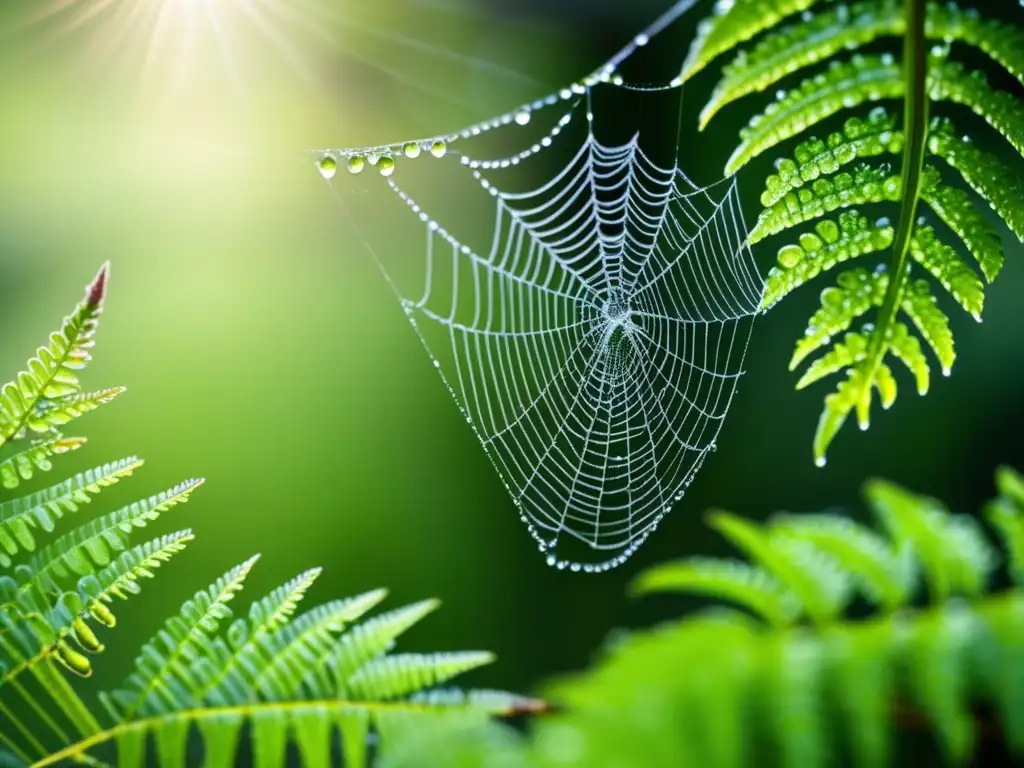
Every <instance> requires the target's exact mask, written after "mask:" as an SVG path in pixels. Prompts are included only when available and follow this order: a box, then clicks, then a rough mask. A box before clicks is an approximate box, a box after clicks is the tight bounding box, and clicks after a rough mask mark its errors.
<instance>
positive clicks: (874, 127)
mask: <svg viewBox="0 0 1024 768" xmlns="http://www.w3.org/2000/svg"><path fill="white" fill-rule="evenodd" d="M895 126H896V118H895V117H893V116H892V115H891V114H889V112H887V111H886V110H885V109H884V108H882V107H876V108H875V109H873V110H871V112H870V113H869V114H868V116H867V119H865V120H861V119H860V118H859V117H851V118H849V119H848V120H847V121H846V122H845V123H844V124H843V129H842V131H836V132H835V133H831V134H829V136H828V138H827V139H826V140H825V141H822V140H821V139H819V138H810V139H808V140H807V141H804V142H802V143H800V144H799V145H797V148H796V150H795V151H794V153H793V156H794V158H795V159H790V158H788V157H787V158H781V159H779V160H778V161H776V163H775V171H776V172H775V173H773V174H772V175H770V176H769V177H768V178H767V179H765V191H764V192H763V193H762V194H761V205H762V206H763V207H765V208H768V207H770V206H773V205H775V204H776V203H778V202H779V201H780V200H782V199H783V198H784V197H785V196H786V195H788V194H789V193H790V192H795V191H796V190H798V189H799V188H801V187H803V186H805V185H807V184H811V183H813V182H815V181H817V180H818V179H819V178H821V177H822V176H831V175H832V174H834V173H836V172H837V171H839V170H840V169H841V168H843V167H844V166H848V165H850V164H851V163H853V162H854V161H856V160H861V161H863V160H866V159H868V158H871V157H877V156H879V155H883V154H886V153H889V154H898V153H899V152H902V151H903V140H904V136H903V132H902V131H898V130H896V128H895Z"/></svg>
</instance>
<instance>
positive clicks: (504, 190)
mask: <svg viewBox="0 0 1024 768" xmlns="http://www.w3.org/2000/svg"><path fill="white" fill-rule="evenodd" d="M690 5H692V0H685V1H684V2H681V3H678V4H677V5H676V6H674V7H673V8H672V9H671V10H670V11H669V12H668V13H666V14H665V15H664V16H662V17H661V18H660V19H659V20H658V21H657V22H656V23H655V24H654V25H652V26H651V27H650V28H649V29H647V30H645V31H644V32H643V33H642V34H641V35H639V36H637V37H636V38H635V39H634V40H633V41H632V42H631V43H630V44H629V45H628V46H626V48H624V49H623V50H622V51H621V52H620V53H619V54H618V55H617V56H615V57H614V58H612V59H611V60H610V61H609V62H607V63H606V64H605V65H603V66H602V67H601V68H599V69H598V70H597V71H596V72H595V73H594V74H592V75H591V76H589V77H587V78H584V79H583V80H581V81H580V82H577V83H574V84H572V85H570V86H568V87H566V88H564V89H560V90H559V91H558V92H556V93H553V94H551V95H549V96H547V97H545V98H541V99H539V100H536V101H534V102H532V103H530V104H527V105H524V106H521V107H519V108H517V109H514V110H511V111H509V112H508V113H506V114H503V115H500V116H499V117H497V118H494V119H492V120H488V121H486V122H484V123H480V124H477V125H474V126H470V127H468V128H466V129H464V130H461V131H457V132H454V133H451V134H446V135H440V136H435V137H430V138H426V139H421V140H415V141H409V142H398V143H395V144H390V145H381V146H375V147H364V148H351V149H320V150H317V151H316V152H315V155H314V157H315V160H316V162H317V164H318V166H319V168H320V171H321V173H322V174H323V176H324V177H325V178H327V179H328V180H329V181H330V182H331V184H332V186H333V187H334V188H335V190H336V191H337V192H338V194H339V197H340V199H341V202H342V205H343V207H344V208H345V211H346V213H347V214H348V215H349V216H350V217H351V219H352V221H353V223H354V224H355V226H356V228H357V230H358V231H359V233H360V237H362V238H363V239H364V240H365V243H366V245H367V247H368V248H369V250H370V252H371V253H372V254H373V257H374V259H376V261H377V264H378V266H379V267H380V269H381V272H382V273H383V275H384V277H385V279H386V280H387V282H388V284H389V285H390V286H391V288H392V290H393V291H394V293H395V295H396V296H397V298H398V300H399V303H400V305H401V307H402V308H403V309H404V311H405V313H406V315H407V316H408V319H409V322H410V323H411V325H412V327H413V329H414V330H415V332H416V333H417V335H418V336H419V338H420V339H421V341H422V342H423V345H424V347H425V348H426V351H427V353H428V355H429V359H430V361H431V362H432V363H433V365H434V367H435V368H436V369H437V371H438V373H439V374H440V376H441V378H442V380H443V381H444V383H445V385H446V386H447V387H448V389H449V391H450V393H451V395H452V397H453V399H454V400H455V403H456V405H457V406H458V408H459V410H460V411H461V413H462V416H463V417H464V418H465V420H466V421H467V423H468V424H469V426H470V428H471V429H472V430H473V432H474V433H475V434H476V437H477V438H478V439H479V441H480V443H481V445H482V446H483V449H484V450H485V451H486V453H487V455H488V457H489V458H490V460H491V462H492V463H493V464H494V466H495V468H496V469H497V471H498V474H499V475H500V477H501V479H502V480H503V481H504V484H505V486H506V487H507V489H508V491H509V494H510V495H511V497H512V500H513V502H514V503H515V505H516V507H517V508H518V510H519V513H520V516H521V518H522V520H523V522H524V523H526V525H527V527H528V530H529V531H530V533H531V534H532V535H533V537H534V538H535V539H536V541H537V543H538V546H539V548H540V550H541V552H543V553H544V555H545V558H546V560H547V562H548V563H549V564H550V565H554V566H556V567H559V568H569V569H571V570H584V571H588V572H589V571H601V570H606V569H608V568H611V567H614V566H616V565H619V564H621V563H622V562H623V561H624V560H625V559H626V558H627V557H628V556H629V555H631V554H632V553H633V552H635V551H636V549H637V547H638V546H639V545H640V544H642V543H643V542H644V541H645V540H646V539H647V537H648V536H649V535H650V533H651V532H652V531H653V530H654V529H655V528H656V527H657V525H658V523H659V521H660V520H661V519H662V517H664V515H665V514H667V513H668V512H669V511H670V510H671V508H672V506H673V504H675V503H676V502H678V501H679V500H680V499H681V498H682V497H683V494H684V492H685V491H686V489H687V487H688V486H689V485H690V483H691V482H692V480H693V478H694V476H695V475H696V473H697V472H698V470H699V469H700V468H701V466H702V464H703V463H704V460H705V459H706V458H707V456H708V454H709V453H710V452H712V451H713V450H714V449H715V447H716V439H717V437H718V434H719V430H720V429H721V427H722V423H723V420H724V419H725V417H726V414H727V413H728V411H729V407H730V404H731V403H732V400H733V396H734V394H735V392H736V386H737V382H738V380H739V378H740V377H741V375H742V373H743V370H742V365H743V360H744V355H745V352H746V348H747V343H748V339H749V335H750V330H751V325H752V322H753V318H754V316H755V315H756V313H757V310H758V306H759V304H760V300H761V294H762V288H763V281H762V278H761V276H760V274H759V273H758V271H757V268H756V265H755V263H754V261H753V257H752V255H751V253H750V250H749V248H748V247H747V244H746V238H747V233H748V230H747V227H746V225H745V223H744V220H743V214H742V212H741V209H740V201H739V196H738V190H737V186H736V180H735V179H734V178H727V179H722V180H719V181H717V182H715V183H713V184H711V185H709V186H699V185H697V184H695V183H694V182H693V181H692V180H691V179H690V178H689V177H688V176H687V174H686V173H684V172H683V170H682V169H681V168H680V167H679V158H680V155H681V150H682V149H684V148H681V147H680V146H679V144H678V134H677V133H676V132H675V131H674V130H673V131H672V132H671V140H670V141H666V140H665V136H666V135H667V134H669V132H668V131H666V130H665V126H666V125H670V126H671V127H672V128H673V129H675V127H676V123H677V122H678V120H679V115H680V110H679V104H680V99H681V91H682V89H681V87H680V86H679V84H678V83H677V82H671V83H669V84H667V85H664V86H644V87H638V86H635V85H629V84H627V82H626V81H625V79H624V77H623V76H622V75H621V74H620V66H621V65H622V64H623V63H624V62H626V61H627V59H629V58H630V57H632V56H633V55H634V54H635V53H636V52H637V50H638V49H640V48H645V47H646V46H647V45H648V44H649V43H650V41H651V40H652V39H653V38H654V37H655V36H656V35H658V34H659V33H661V32H662V31H663V30H664V29H666V28H668V27H669V26H670V25H671V24H672V23H673V22H675V21H676V20H677V19H679V18H680V17H681V16H682V15H683V14H684V12H685V11H686V10H688V9H689V7H690ZM654 99H660V100H663V101H664V100H667V101H668V102H669V105H670V106H669V107H668V108H666V107H665V106H664V104H661V105H659V104H652V100H654ZM666 109H671V110H672V111H666ZM659 110H660V112H659ZM683 116H684V117H685V110H684V111H683ZM430 155H433V156H434V157H433V158H432V157H430ZM420 156H422V159H421V160H416V162H411V160H412V159H415V158H417V157H420ZM345 170H347V171H348V173H345ZM364 170H365V171H367V173H366V174H362V175H361V176H359V178H358V179H356V178H353V177H354V176H356V175H359V174H360V173H361V172H363V171H364ZM370 171H374V172H373V173H372V174H371V173H369V172H370ZM366 176H369V177H370V178H369V182H370V183H360V182H361V181H362V180H363V179H364V178H365V177H366ZM381 177H383V178H381ZM375 188H376V189H375Z"/></svg>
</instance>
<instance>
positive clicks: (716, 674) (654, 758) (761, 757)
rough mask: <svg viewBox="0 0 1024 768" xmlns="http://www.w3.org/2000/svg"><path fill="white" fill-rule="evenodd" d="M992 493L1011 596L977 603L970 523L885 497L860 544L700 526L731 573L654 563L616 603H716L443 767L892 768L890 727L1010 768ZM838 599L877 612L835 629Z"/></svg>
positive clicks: (614, 653)
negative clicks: (930, 735) (1002, 575)
mask: <svg viewBox="0 0 1024 768" xmlns="http://www.w3.org/2000/svg"><path fill="white" fill-rule="evenodd" d="M997 484H998V487H999V489H1000V496H999V498H998V499H997V500H996V501H994V502H992V503H991V504H990V505H989V507H988V509H987V510H986V518H987V519H988V521H989V522H990V523H992V525H993V527H994V528H995V529H996V530H997V531H998V532H999V534H1000V535H1001V538H1002V539H1003V541H1004V544H1005V551H1006V557H1005V559H1006V560H1007V562H1008V568H1007V570H1008V572H1009V574H1010V576H1011V578H1012V586H1011V588H1010V589H1009V590H1006V591H1003V592H1001V593H995V594H994V593H991V592H990V589H991V586H990V582H991V581H992V580H993V577H994V576H995V575H997V573H998V570H999V566H1000V564H1001V558H1000V556H998V555H997V550H996V548H995V547H994V546H992V545H990V544H989V543H988V540H987V538H986V537H985V535H984V533H983V531H982V526H981V525H980V524H979V522H978V520H977V518H975V517H970V516H967V515H958V514H951V513H949V512H948V511H947V510H946V509H945V508H944V507H943V506H942V505H941V504H940V503H939V502H937V501H935V500H933V499H930V498H926V497H922V496H919V495H916V494H914V493H911V492H909V491H907V490H904V489H902V488H900V487H898V486H896V485H893V484H891V483H888V482H882V481H873V482H870V483H868V484H867V486H866V494H865V495H866V497H867V501H868V503H869V505H870V507H871V509H872V510H873V512H874V513H875V517H876V519H877V521H878V523H879V527H878V528H877V529H875V528H871V527H868V526H866V525H862V524H859V523H856V522H854V521H853V520H851V519H849V518H846V517H843V516H841V515H838V514H803V515H794V514H781V515H777V516H775V517H774V518H772V519H770V520H769V521H768V522H767V523H765V524H757V523H754V522H751V521H749V520H746V519H744V518H741V517H737V516H734V515H731V514H728V513H725V512H716V513H713V514H712V515H711V517H710V520H711V525H712V526H713V527H714V528H716V529H717V530H718V531H719V532H720V533H722V534H723V535H724V536H725V538H726V539H728V540H729V542H730V543H732V544H733V545H734V546H735V547H736V548H737V549H738V550H739V552H740V553H741V555H742V556H743V558H744V559H736V560H733V559H721V560H716V559H709V558H700V557H697V558H689V559H686V560H682V561H678V562H672V563H667V564H664V565H661V566H658V567H655V568H652V569H650V570H648V571H647V572H645V573H642V574H641V575H640V576H639V577H638V578H637V579H636V580H635V581H634V583H633V585H632V586H633V592H634V593H636V594H639V595H647V594H650V593H687V594H695V595H698V596H702V597H708V598H711V599H712V601H713V602H714V603H716V604H717V603H722V602H727V603H731V604H732V605H731V606H729V607H726V606H722V605H717V606H715V607H712V608H710V609H709V610H705V611H698V612H696V613H694V614H692V615H690V616H688V617H686V618H684V619H682V620H680V621H675V622H669V623H666V624H663V625H661V626H658V627H656V628H654V629H652V630H648V631H637V632H634V633H631V634H629V635H626V636H625V637H620V638H618V639H617V640H616V641H615V643H614V644H613V645H612V646H611V647H610V649H609V650H607V651H606V652H605V654H604V656H603V658H601V659H600V660H599V661H598V662H597V664H596V665H595V666H594V667H592V668H591V669H589V670H587V671H585V672H582V673H579V674H577V675H574V676H570V677H567V678H564V679H562V680H561V681H557V682H556V683H555V684H553V685H552V686H550V687H549V688H548V689H547V690H546V691H545V698H547V699H548V700H550V701H553V702H555V703H556V704H558V708H557V710H556V712H555V713H554V714H550V715H547V716H545V717H544V718H541V719H540V720H539V721H538V722H537V723H535V725H534V728H533V733H532V734H531V735H530V737H529V738H526V739H523V740H521V741H520V742H519V743H518V744H516V745H514V746H513V747H511V748H509V749H507V750H506V751H505V753H504V754H501V755H500V756H497V755H494V754H491V755H490V756H489V760H490V761H491V762H486V761H484V760H476V761H473V760H470V759H468V757H467V759H466V760H465V761H464V762H463V763H461V764H462V765H467V766H468V765H475V766H484V765H501V766H502V767H503V768H514V767H516V766H519V767H520V768H526V767H527V766H530V767H531V768H539V767H542V766H543V767H544V768H554V767H555V766H565V765H574V766H575V765H580V766H588V768H621V767H623V766H670V765H671V766H676V765H679V766H690V765H697V766H715V767H716V768H740V766H747V765H750V766H755V765H781V766H793V767H794V768H815V767H816V766H825V765H845V764H853V765H863V766H885V765H899V764H906V763H907V762H908V761H907V760H900V759H899V747H900V740H899V739H898V738H897V736H898V732H899V731H900V730H901V729H902V728H904V727H905V726H906V725H907V724H908V723H914V724H920V725H922V726H924V727H926V728H928V729H930V730H931V731H933V732H934V735H935V737H936V738H935V742H936V744H937V745H938V747H939V748H940V749H941V751H942V752H943V753H944V756H945V758H946V761H947V762H948V763H951V764H963V763H965V762H966V761H967V760H968V759H969V758H970V757H971V756H972V755H974V754H976V752H977V747H978V744H979V739H980V729H981V728H982V727H983V726H984V727H986V731H987V733H988V737H989V738H991V737H992V734H993V733H995V734H996V738H999V737H1001V738H1003V739H1004V741H1005V744H1004V745H1002V746H1003V747H1005V749H1006V751H1008V752H1009V753H1011V754H1012V755H1013V756H1015V758H1016V759H1018V760H1020V759H1021V758H1024V477H1021V476H1020V475H1018V474H1017V473H1015V472H1013V471H1012V470H1009V469H1002V470H1000V471H999V474H998V476H997ZM855 600H858V601H861V602H862V603H866V604H868V605H870V606H873V607H874V608H875V613H874V614H873V615H872V614H869V615H867V616H864V617H863V618H857V619H854V618H848V617H847V612H848V608H849V606H850V605H851V603H853V602H854V601H855ZM857 613H858V614H859V615H861V616H863V614H864V610H863V606H859V607H858V608H857ZM979 718H984V720H985V722H979ZM993 720H995V721H997V723H998V728H991V725H992V724H993V723H992V721H993ZM915 727H917V726H915ZM478 738H479V737H478ZM499 757H500V759H499Z"/></svg>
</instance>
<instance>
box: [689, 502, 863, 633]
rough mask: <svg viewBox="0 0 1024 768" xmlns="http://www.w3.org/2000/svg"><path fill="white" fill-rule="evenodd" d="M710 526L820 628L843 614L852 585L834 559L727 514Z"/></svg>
mask: <svg viewBox="0 0 1024 768" xmlns="http://www.w3.org/2000/svg"><path fill="white" fill-rule="evenodd" d="M709 522H710V525H711V526H712V527H713V528H714V529H715V530H717V531H718V532H719V533H721V534H722V535H723V536H725V537H726V538H727V539H728V540H729V541H730V542H732V544H733V545H735V546H736V547H737V548H738V549H740V550H741V551H743V552H744V553H745V554H746V555H747V556H748V557H750V558H751V559H752V560H753V561H754V562H755V563H756V564H758V565H760V566H761V567H762V568H764V569H765V570H766V571H768V572H769V573H770V574H772V575H773V576H775V577H776V578H777V579H778V580H779V581H780V582H781V583H782V584H783V585H784V586H785V587H786V588H787V589H789V590H791V591H792V593H793V594H794V595H795V596H796V598H797V600H798V601H799V604H800V606H801V608H802V610H803V611H805V612H806V613H807V615H808V616H809V617H810V618H811V620H812V621H814V622H815V623H816V624H819V625H825V624H828V623H829V622H830V621H831V620H832V619H833V618H834V617H835V616H836V615H837V614H838V613H839V612H841V611H842V610H843V608H844V607H845V605H846V601H847V600H848V599H849V597H850V587H851V586H852V582H851V581H850V579H849V578H847V577H846V576H845V574H843V573H842V572H840V571H839V570H838V569H837V568H836V564H835V562H834V560H833V558H832V557H831V556H830V555H828V554H827V553H825V552H822V551H820V550H813V549H811V548H810V547H807V546H805V545H804V542H799V541H794V540H791V539H778V540H776V539H772V538H771V536H770V532H767V531H764V530H763V529H761V528H760V527H758V526H757V525H755V524H753V523H751V522H749V521H747V520H744V519H743V518H740V517H736V516H735V515H731V514H729V513H726V512H714V513H712V514H711V516H710V518H709Z"/></svg>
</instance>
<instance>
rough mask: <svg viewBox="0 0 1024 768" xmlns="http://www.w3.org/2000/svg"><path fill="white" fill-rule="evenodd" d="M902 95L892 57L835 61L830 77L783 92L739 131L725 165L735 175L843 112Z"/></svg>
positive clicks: (830, 67)
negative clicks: (763, 155) (778, 145)
mask: <svg viewBox="0 0 1024 768" xmlns="http://www.w3.org/2000/svg"><path fill="white" fill-rule="evenodd" d="M902 94H903V79H902V78H901V76H900V67H899V64H898V63H897V62H896V60H895V59H894V58H893V57H892V55H891V54H881V55H877V56H876V55H870V56H862V55H860V54H857V55H855V56H854V57H853V58H852V59H850V60H849V61H846V62H838V61H833V62H832V63H831V64H830V65H829V67H828V69H827V70H826V71H825V72H823V73H821V74H818V75H815V76H814V77H812V78H810V79H808V80H805V81H804V82H802V83H801V84H800V85H798V86H797V87H796V88H794V89H793V90H792V91H789V92H782V91H780V92H779V95H780V96H781V97H782V98H780V99H777V100H776V101H775V102H774V103H772V104H770V105H768V107H767V109H765V111H764V112H763V113H762V114H761V115H758V116H757V117H755V118H753V119H752V120H751V121H750V123H749V124H748V125H747V127H746V128H744V129H743V130H741V131H740V143H739V146H737V147H736V150H735V151H734V152H733V153H732V156H731V157H730V158H729V160H728V161H727V162H726V165H725V172H726V173H727V174H733V173H736V171H738V170H739V169H740V168H742V167H743V166H745V165H746V164H747V163H748V162H750V161H751V160H752V159H754V158H755V157H757V156H758V155H760V154H762V153H763V152H765V151H766V150H769V149H771V148H772V147H774V146H776V145H777V144H780V143H781V142H783V141H785V140H786V139H790V138H792V137H793V136H796V135H797V134H798V133H800V132H802V131H804V130H806V129H807V128H809V127H811V126H812V125H816V124H817V123H819V122H821V121H822V120H825V119H826V118H829V117H831V116H832V115H835V114H837V113H838V112H841V111H842V110H844V109H850V108H852V107H856V106H859V105H861V104H863V103H865V102H867V101H878V100H881V99H895V98H898V97H899V96H901V95H902Z"/></svg>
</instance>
